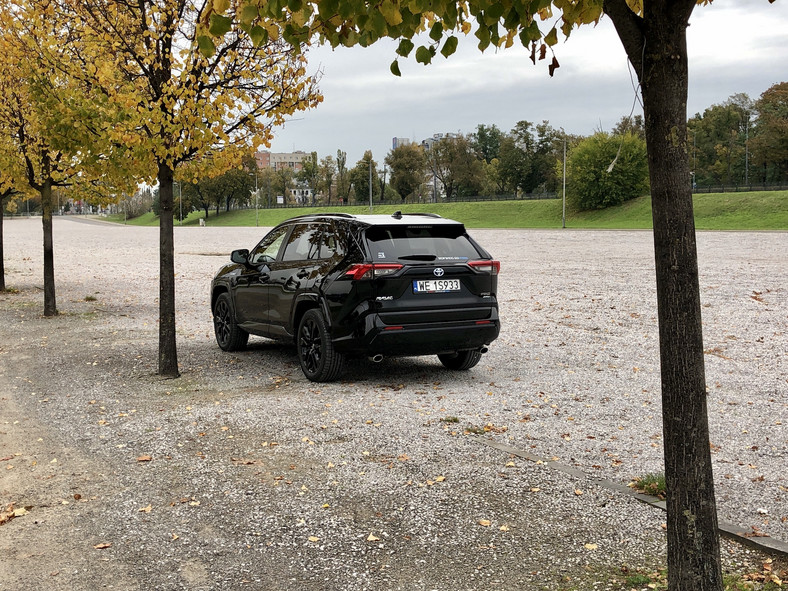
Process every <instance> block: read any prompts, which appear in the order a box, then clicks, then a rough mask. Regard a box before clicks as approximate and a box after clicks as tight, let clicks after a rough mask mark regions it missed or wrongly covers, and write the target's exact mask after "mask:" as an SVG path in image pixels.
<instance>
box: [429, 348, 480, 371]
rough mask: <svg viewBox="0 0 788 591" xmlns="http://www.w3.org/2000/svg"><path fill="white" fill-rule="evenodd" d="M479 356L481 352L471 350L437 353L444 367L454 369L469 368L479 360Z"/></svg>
mask: <svg viewBox="0 0 788 591" xmlns="http://www.w3.org/2000/svg"><path fill="white" fill-rule="evenodd" d="M481 358H482V354H481V352H480V351H473V350H470V351H457V352H456V353H446V354H443V355H438V359H440V361H441V363H442V364H443V366H444V367H446V368H448V369H456V370H465V369H471V368H472V367H474V366H475V365H476V364H477V363H479V361H481Z"/></svg>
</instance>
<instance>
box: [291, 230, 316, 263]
mask: <svg viewBox="0 0 788 591" xmlns="http://www.w3.org/2000/svg"><path fill="white" fill-rule="evenodd" d="M318 258H320V226H319V225H318V224H298V225H296V226H295V227H294V228H293V232H292V233H291V234H290V239H289V240H288V241H287V246H285V252H284V254H283V255H282V260H283V261H306V260H314V259H318Z"/></svg>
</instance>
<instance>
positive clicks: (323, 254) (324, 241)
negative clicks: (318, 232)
mask: <svg viewBox="0 0 788 591" xmlns="http://www.w3.org/2000/svg"><path fill="white" fill-rule="evenodd" d="M343 256H345V246H344V245H343V244H342V240H341V239H340V236H339V232H337V228H335V227H334V225H333V224H327V225H325V226H324V227H323V234H322V236H321V237H320V258H321V259H333V258H337V259H340V258H342V257H343Z"/></svg>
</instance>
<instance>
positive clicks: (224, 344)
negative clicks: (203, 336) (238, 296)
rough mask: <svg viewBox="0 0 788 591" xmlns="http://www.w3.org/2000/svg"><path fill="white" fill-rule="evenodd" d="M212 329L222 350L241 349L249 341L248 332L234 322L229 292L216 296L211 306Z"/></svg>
mask: <svg viewBox="0 0 788 591" xmlns="http://www.w3.org/2000/svg"><path fill="white" fill-rule="evenodd" d="M213 331H214V334H216V342H217V343H218V344H219V348H220V349H221V350H222V351H242V350H243V349H245V348H246V343H247V342H248V341H249V333H248V332H246V331H245V330H244V329H243V328H241V327H240V326H238V325H237V324H236V323H235V317H234V316H233V308H232V305H231V304H230V294H228V293H223V294H221V295H219V297H218V298H216V305H215V306H214V308H213Z"/></svg>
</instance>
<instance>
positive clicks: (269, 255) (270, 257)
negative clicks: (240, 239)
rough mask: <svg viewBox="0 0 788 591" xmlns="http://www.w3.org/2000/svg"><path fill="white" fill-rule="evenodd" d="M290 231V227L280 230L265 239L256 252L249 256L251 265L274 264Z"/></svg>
mask: <svg viewBox="0 0 788 591" xmlns="http://www.w3.org/2000/svg"><path fill="white" fill-rule="evenodd" d="M289 229H290V228H289V227H288V226H285V227H283V228H279V230H274V231H272V232H271V233H270V234H268V236H266V237H265V238H263V239H262V241H261V242H260V244H258V245H257V246H255V248H254V250H253V251H252V253H251V254H250V255H249V263H250V264H252V265H260V264H262V263H273V262H274V261H275V260H276V256H277V255H278V254H279V249H280V248H281V246H282V242H284V239H285V236H287V231H288V230H289Z"/></svg>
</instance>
